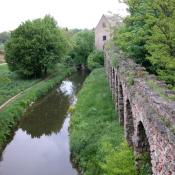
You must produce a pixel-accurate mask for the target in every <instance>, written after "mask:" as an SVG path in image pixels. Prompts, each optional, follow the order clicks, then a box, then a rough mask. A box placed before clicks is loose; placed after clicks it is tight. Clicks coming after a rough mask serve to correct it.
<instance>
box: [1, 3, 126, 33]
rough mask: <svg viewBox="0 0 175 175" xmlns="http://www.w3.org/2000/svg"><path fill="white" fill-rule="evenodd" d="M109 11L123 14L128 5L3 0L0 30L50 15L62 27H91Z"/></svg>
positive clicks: (6, 29) (10, 28) (13, 27)
mask: <svg viewBox="0 0 175 175" xmlns="http://www.w3.org/2000/svg"><path fill="white" fill-rule="evenodd" d="M108 11H111V12H113V13H118V14H120V15H122V16H123V15H126V5H125V4H121V3H119V2H118V0H2V1H1V10H0V32H2V31H9V30H13V29H15V28H16V27H17V26H18V25H19V24H20V23H21V22H23V21H25V20H28V19H30V20H31V19H35V18H40V17H43V16H44V15H46V14H50V15H51V16H53V17H54V18H55V19H56V20H57V22H58V25H59V26H61V27H68V28H81V29H83V28H89V29H91V28H93V27H95V26H96V24H97V23H98V21H99V19H100V18H101V16H102V14H106V13H107V12H108Z"/></svg>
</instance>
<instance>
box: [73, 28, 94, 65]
mask: <svg viewBox="0 0 175 175" xmlns="http://www.w3.org/2000/svg"><path fill="white" fill-rule="evenodd" d="M73 43H74V48H73V50H72V51H71V53H70V55H71V57H72V58H73V60H74V63H75V64H76V65H81V66H87V58H88V56H89V54H90V53H91V52H92V51H93V49H94V32H93V31H90V30H84V31H80V32H77V33H75V34H74V35H73Z"/></svg>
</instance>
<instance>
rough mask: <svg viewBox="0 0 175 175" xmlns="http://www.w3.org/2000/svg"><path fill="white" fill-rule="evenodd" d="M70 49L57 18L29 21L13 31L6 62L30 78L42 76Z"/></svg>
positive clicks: (11, 67)
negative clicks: (58, 25)
mask: <svg viewBox="0 0 175 175" xmlns="http://www.w3.org/2000/svg"><path fill="white" fill-rule="evenodd" d="M68 48H69V43H68V38H67V37H66V36H65V32H64V31H62V30H61V29H59V28H58V27H57V24H56V21H55V20H54V19H53V18H52V17H50V16H45V17H44V18H43V19H36V20H33V21H26V22H24V23H22V24H21V25H20V26H19V27H18V28H17V29H16V30H14V31H13V32H12V33H11V38H10V39H9V41H8V42H7V43H6V45H5V52H6V61H7V63H8V65H9V68H10V70H11V71H16V72H17V73H19V74H21V75H23V76H26V77H32V76H35V77H38V76H41V75H42V73H45V74H46V73H47V69H48V68H49V67H51V66H53V65H55V64H56V63H57V62H58V61H59V60H60V58H61V57H62V56H64V54H65V53H66V52H67V49H68Z"/></svg>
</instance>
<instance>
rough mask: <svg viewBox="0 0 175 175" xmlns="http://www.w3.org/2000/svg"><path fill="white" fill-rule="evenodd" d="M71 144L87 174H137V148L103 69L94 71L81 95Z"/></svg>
mask: <svg viewBox="0 0 175 175" xmlns="http://www.w3.org/2000/svg"><path fill="white" fill-rule="evenodd" d="M70 146H71V152H72V156H73V160H74V162H75V163H76V164H77V165H78V166H79V167H80V170H81V172H83V173H82V174H83V175H135V174H136V173H135V163H134V154H133V151H132V150H131V149H130V148H129V147H128V145H127V143H126V141H125V138H124V131H123V128H122V127H121V126H120V124H119V122H118V116H117V114H116V112H115V108H114V105H113V102H112V97H111V92H110V89H109V86H108V83H107V79H106V74H105V71H104V69H103V68H101V69H96V70H94V71H93V72H92V73H91V74H90V76H89V77H88V78H87V79H86V81H85V83H84V85H83V88H82V89H81V91H80V93H79V94H78V101H77V104H76V106H75V111H74V112H73V116H72V118H71V125H70Z"/></svg>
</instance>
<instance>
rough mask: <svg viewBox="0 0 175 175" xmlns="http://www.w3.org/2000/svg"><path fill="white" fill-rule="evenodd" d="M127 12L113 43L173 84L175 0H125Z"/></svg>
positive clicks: (174, 69) (174, 80)
mask: <svg viewBox="0 0 175 175" xmlns="http://www.w3.org/2000/svg"><path fill="white" fill-rule="evenodd" d="M127 4H128V6H129V12H130V16H128V17H127V18H126V19H125V20H124V24H123V26H122V27H121V28H120V29H119V30H117V31H116V34H115V38H114V39H115V43H116V44H117V45H118V46H119V47H120V48H121V49H122V50H123V51H124V52H126V53H127V54H128V55H129V56H131V57H132V58H133V59H134V60H135V61H136V62H138V63H141V64H143V65H144V66H145V67H146V68H147V69H148V70H149V71H151V72H153V73H155V74H157V75H158V76H159V77H160V78H161V79H163V80H165V81H166V82H167V83H171V84H172V85H175V77H174V76H173V75H174V73H175V39H174V38H175V1H174V0H164V1H163V0H155V1H151V0H147V1H145V0H128V1H127Z"/></svg>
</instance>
